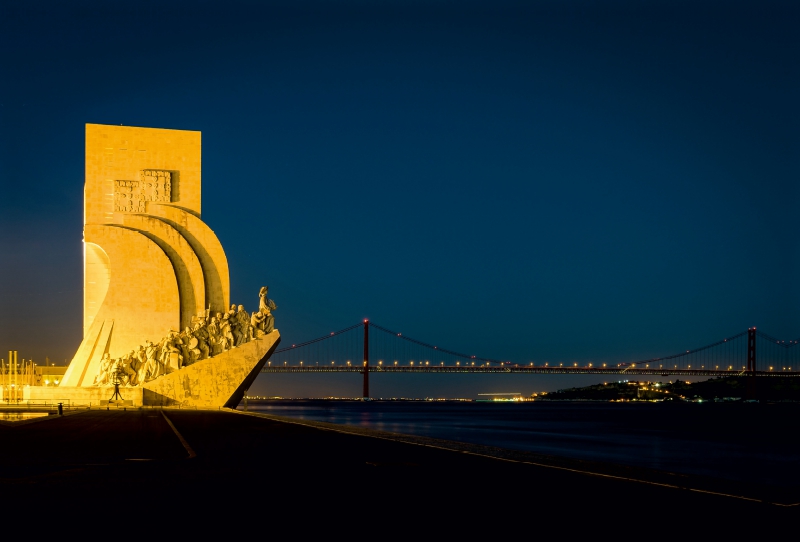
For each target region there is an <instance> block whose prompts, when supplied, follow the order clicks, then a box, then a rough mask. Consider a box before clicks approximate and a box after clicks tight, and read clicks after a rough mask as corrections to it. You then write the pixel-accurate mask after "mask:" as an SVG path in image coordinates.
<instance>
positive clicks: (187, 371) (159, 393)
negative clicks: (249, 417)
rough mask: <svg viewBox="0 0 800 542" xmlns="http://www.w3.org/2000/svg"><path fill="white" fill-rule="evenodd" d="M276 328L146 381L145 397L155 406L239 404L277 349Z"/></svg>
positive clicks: (147, 403)
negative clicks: (259, 336)
mask: <svg viewBox="0 0 800 542" xmlns="http://www.w3.org/2000/svg"><path fill="white" fill-rule="evenodd" d="M280 340H281V336H280V334H279V333H278V331H277V330H275V331H273V332H272V333H270V334H269V335H265V336H263V337H261V338H259V339H256V340H254V341H250V342H248V343H245V344H243V345H241V346H239V347H238V348H232V349H231V350H228V351H227V352H223V353H222V354H217V355H216V356H214V357H213V358H209V359H204V360H203V361H198V362H197V363H195V364H193V365H190V366H189V367H185V368H183V369H181V370H179V371H175V372H174V373H170V374H168V375H165V376H162V377H159V378H157V379H155V380H152V381H150V382H147V383H146V384H144V386H143V388H144V396H143V401H144V404H145V405H152V406H157V405H161V406H178V405H180V406H183V407H195V408H221V407H228V408H236V406H237V405H238V404H239V402H240V401H241V400H242V397H243V396H244V392H245V391H246V390H247V389H248V388H249V387H250V385H251V384H252V383H253V381H254V380H255V379H256V377H257V376H258V373H259V372H260V371H261V368H262V367H263V366H264V364H265V363H266V362H267V360H268V359H269V357H270V356H271V355H272V353H273V352H274V351H275V348H276V347H277V346H278V343H279V342H280Z"/></svg>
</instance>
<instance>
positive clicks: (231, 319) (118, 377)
mask: <svg viewBox="0 0 800 542" xmlns="http://www.w3.org/2000/svg"><path fill="white" fill-rule="evenodd" d="M267 293H268V288H267V287H266V286H264V287H263V288H261V290H260V291H259V293H258V297H259V303H258V305H259V306H258V310H257V311H255V312H253V313H252V314H248V312H247V311H246V310H244V305H239V307H238V308H237V307H236V305H231V308H230V310H228V311H227V312H225V313H220V312H218V313H217V314H216V315H214V316H212V315H211V314H210V311H206V312H205V314H202V315H199V316H195V317H193V318H192V326H186V328H185V329H184V330H183V331H182V332H180V333H179V332H177V331H170V332H169V334H168V335H167V336H166V337H164V338H163V339H162V340H161V341H159V342H158V343H153V342H152V341H150V340H147V341H145V344H143V345H141V346H139V349H138V350H131V351H130V353H128V354H126V355H124V356H122V357H120V358H116V359H114V358H111V356H109V354H108V352H106V353H105V354H103V358H102V360H101V361H100V369H99V371H98V373H97V376H96V377H95V379H94V382H93V384H92V385H94V386H111V385H113V384H114V383H115V381H116V382H117V383H119V384H120V385H123V386H139V385H141V384H144V383H145V382H149V381H151V380H155V379H156V378H158V377H160V376H164V375H165V374H169V373H172V372H174V371H177V370H180V369H183V368H184V367H188V366H189V365H192V364H193V363H196V362H198V361H200V360H203V359H206V358H210V357H213V356H215V355H217V354H221V353H222V352H225V351H226V350H230V349H231V348H236V347H238V346H241V345H242V344H244V343H246V342H248V341H251V340H254V339H257V338H258V337H262V336H263V335H266V334H268V333H272V332H273V331H275V317H274V316H273V315H272V311H274V310H275V309H277V308H278V306H277V305H276V304H275V302H274V301H273V300H271V299H269V298H268V297H267Z"/></svg>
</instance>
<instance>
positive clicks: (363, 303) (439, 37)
mask: <svg viewBox="0 0 800 542" xmlns="http://www.w3.org/2000/svg"><path fill="white" fill-rule="evenodd" d="M18 4H19V5H11V4H10V3H8V2H5V3H3V5H2V7H0V61H1V62H2V64H1V65H0V68H1V69H2V71H1V72H0V73H2V83H0V122H2V130H0V184H1V186H2V191H0V250H1V251H2V252H1V253H2V262H1V263H2V265H0V285H1V286H0V288H2V289H1V290H0V350H1V351H2V352H5V351H7V350H9V349H17V350H19V352H20V354H19V355H20V357H22V358H26V359H27V358H31V357H32V358H34V359H36V360H37V361H40V360H41V361H43V358H44V356H50V358H51V359H54V360H59V361H61V360H63V359H65V358H67V359H70V358H71V357H72V355H73V353H74V351H75V349H76V348H77V346H78V344H79V343H80V340H81V325H82V324H81V322H82V320H81V315H82V313H81V311H82V302H81V299H82V278H81V277H82V252H81V238H82V231H81V227H82V186H83V159H84V148H83V146H84V125H85V123H103V124H125V125H131V126H150V127H160V128H176V129H191V130H200V131H202V132H203V220H204V221H205V222H206V223H208V224H209V225H210V226H211V228H212V229H214V230H215V231H216V233H217V235H218V236H219V238H220V240H221V241H222V244H223V246H224V247H225V250H226V252H227V256H228V260H229V264H230V268H231V283H232V284H231V286H232V298H233V301H236V302H244V303H245V304H246V305H247V306H248V308H249V309H250V310H253V309H254V308H255V307H256V306H257V295H256V294H257V292H258V288H259V287H260V286H262V285H263V284H269V286H270V293H271V294H272V295H273V296H274V297H275V299H276V300H277V302H278V305H279V306H280V308H279V309H278V311H277V312H276V317H277V327H278V328H279V329H280V330H281V332H282V334H283V336H284V342H287V341H288V342H289V343H291V342H298V341H302V340H304V339H308V338H312V337H316V336H318V335H322V334H324V333H327V332H329V331H333V330H335V329H340V328H342V327H346V326H348V325H350V324H352V323H356V322H358V321H359V320H360V319H362V318H370V319H371V320H373V321H375V322H377V323H380V324H382V325H384V326H386V327H389V328H391V329H397V330H399V331H402V332H403V333H405V334H406V335H408V336H412V337H415V338H419V339H421V340H424V341H428V342H435V343H436V344H439V345H442V346H445V347H449V348H453V349H456V350H460V351H468V352H472V353H475V354H477V355H482V356H486V357H493V358H502V359H508V360H511V361H522V362H527V361H535V362H538V361H546V360H549V361H554V362H561V361H564V362H566V361H569V362H572V361H579V362H580V361H583V360H587V359H591V360H597V361H606V360H607V361H630V360H635V359H642V358H647V357H651V356H660V355H666V354H672V353H675V352H677V351H680V350H682V349H687V348H693V347H696V346H700V345H703V344H707V343H709V342H713V341H715V340H717V339H720V338H722V337H725V336H728V335H732V334H734V333H738V332H739V331H742V330H744V329H746V328H747V327H748V326H753V325H756V326H759V328H761V329H763V330H764V331H766V332H767V333H769V334H771V335H774V336H776V337H778V338H781V339H796V338H798V336H800V310H798V307H800V289H798V281H797V276H798V271H800V266H798V248H800V247H799V246H798V245H800V242H798V235H797V233H798V227H797V215H798V213H797V205H798V203H797V202H798V196H800V189H798V173H800V171H799V170H800V167H799V164H800V152H798V151H800V128H798V127H799V126H800V107H799V106H798V100H797V97H798V95H800V62H798V57H799V56H800V55H799V54H798V53H800V34H799V33H798V32H797V28H798V24H800V12H799V11H798V8H796V7H792V6H791V5H790V3H785V4H780V3H774V2H759V3H758V4H757V5H756V3H754V2H751V3H749V5H746V6H743V5H737V4H736V3H733V2H706V3H702V2H699V3H698V2H614V1H610V2H539V3H535V2H519V3H514V2H491V3H488V2H487V3H469V2H396V3H385V2H381V3H380V7H378V6H376V5H373V3H368V2H302V1H293V2H285V3H272V4H269V3H267V2H250V3H243V2H237V1H232V2H225V3H220V2H205V3H202V2H191V3H186V4H185V5H184V4H179V3H169V2H137V3H136V4H126V5H122V6H120V5H117V4H116V3H111V2H103V3H97V4H94V3H91V2H74V3H71V5H70V6H69V7H64V6H61V7H55V6H52V5H50V4H48V3H44V2H27V3H25V4H24V5H23V4H22V3H18ZM2 357H6V356H5V355H3V356H2ZM595 380H596V379H595V378H594V377H587V380H586V382H594V381H595ZM580 383H584V380H581V379H574V380H564V379H563V378H558V377H538V378H528V379H524V380H514V381H512V380H502V379H501V380H491V379H484V378H483V377H477V376H475V377H470V378H468V379H458V380H456V379H448V378H446V377H436V378H432V377H417V378H412V377H394V379H392V378H389V377H383V379H380V378H379V379H375V382H374V384H373V387H374V388H375V389H374V390H373V391H374V395H421V396H425V395H470V394H474V393H477V392H479V391H498V389H499V388H503V389H506V388H508V389H510V391H522V392H530V391H534V390H540V389H555V388H559V387H563V386H566V385H572V384H580ZM256 387H257V388H258V390H254V391H262V392H265V393H266V392H268V393H274V394H283V395H292V394H296V395H301V396H305V395H329V394H341V395H358V394H359V393H360V381H359V379H358V378H357V377H340V378H332V377H314V378H307V379H305V380H303V379H302V378H289V377H281V378H278V377H273V378H272V380H271V381H269V382H266V381H265V380H264V379H263V377H262V378H261V379H260V380H259V382H258V385H257V386H256ZM511 388H514V389H511ZM517 388H519V389H517Z"/></svg>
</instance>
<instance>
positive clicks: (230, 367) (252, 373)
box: [30, 124, 280, 407]
mask: <svg viewBox="0 0 800 542" xmlns="http://www.w3.org/2000/svg"><path fill="white" fill-rule="evenodd" d="M200 188H201V179H200V132H195V131H186V130H164V129H155V128H136V127H130V126H106V125H99V124H87V125H86V181H85V185H84V230H83V253H84V286H83V288H84V290H83V291H84V296H83V341H82V342H81V345H80V346H79V347H78V351H77V352H76V353H75V356H74V357H73V359H72V362H71V363H70V365H69V368H68V369H67V371H66V373H65V374H64V377H63V379H62V381H61V384H60V385H59V386H58V388H49V389H43V390H38V391H36V390H32V391H31V392H30V395H31V398H34V397H33V396H34V395H37V394H38V395H53V397H55V396H59V397H61V398H67V396H70V397H71V398H72V399H70V400H72V401H74V402H77V403H85V402H87V401H88V402H91V401H92V398H94V400H95V401H97V400H98V399H99V397H101V396H102V395H103V393H104V392H103V390H106V391H107V388H106V386H108V385H110V382H111V381H112V380H114V379H113V378H110V377H109V376H108V371H111V370H113V371H114V374H115V375H118V376H119V378H121V379H122V381H123V386H122V388H121V389H122V391H121V393H122V395H123V396H124V395H125V393H126V390H128V389H132V390H134V389H135V390H136V391H131V394H132V395H133V396H134V398H133V399H132V401H133V403H134V404H136V403H140V404H184V405H191V406H205V407H217V406H235V404H236V403H238V402H239V400H240V399H241V397H242V394H243V393H244V391H245V390H246V389H247V388H246V386H249V385H250V383H252V381H253V380H254V379H255V377H256V376H257V374H258V371H259V370H260V368H261V367H262V366H263V364H264V363H265V362H266V360H267V359H268V358H269V356H270V355H271V354H272V352H273V351H274V349H275V347H276V346H277V345H278V342H279V341H280V335H279V334H278V332H277V330H274V331H273V330H272V328H273V326H272V321H273V320H272V318H273V317H272V315H271V310H274V308H275V305H274V302H271V301H270V304H269V305H267V306H266V310H265V309H264V303H265V302H264V299H266V297H265V296H266V293H265V292H266V287H265V288H262V292H261V293H260V297H261V299H260V302H259V303H260V306H259V310H258V311H257V312H255V313H253V315H250V314H248V313H247V311H244V310H243V306H239V310H238V311H237V310H235V308H234V307H232V308H231V309H228V307H229V306H230V278H229V273H228V262H227V259H226V257H225V252H224V250H223V249H222V245H221V244H220V242H219V240H218V239H217V237H216V235H215V234H214V232H213V231H212V230H211V228H209V227H208V226H207V225H206V224H205V223H204V222H203V221H202V220H201V219H200V211H201V207H200V201H201V198H200V195H201V190H200ZM223 315H224V316H223ZM251 322H254V324H251ZM265 323H268V328H267V327H266V326H265V325H264V324H265ZM106 395H110V394H107V393H106Z"/></svg>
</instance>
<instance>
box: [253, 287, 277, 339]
mask: <svg viewBox="0 0 800 542" xmlns="http://www.w3.org/2000/svg"><path fill="white" fill-rule="evenodd" d="M267 293H269V286H262V287H261V290H260V291H259V292H258V298H259V299H258V312H260V313H261V314H263V315H264V324H263V326H264V327H263V330H264V334H267V333H272V331H273V330H274V329H275V317H274V316H272V311H274V310H275V309H277V308H278V306H277V305H276V304H275V302H274V301H273V300H271V299H270V298H268V297H267Z"/></svg>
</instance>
